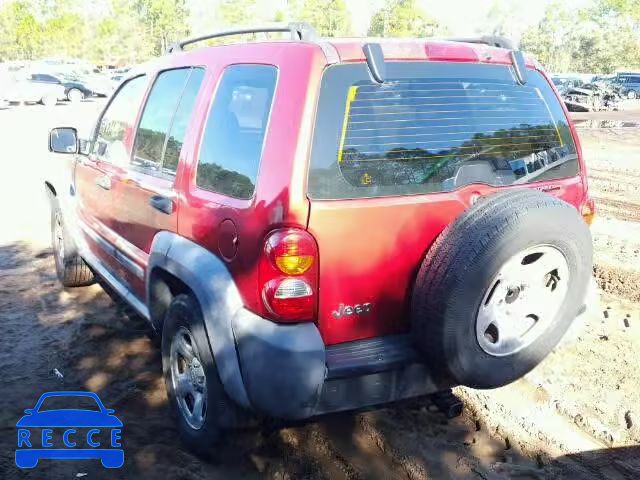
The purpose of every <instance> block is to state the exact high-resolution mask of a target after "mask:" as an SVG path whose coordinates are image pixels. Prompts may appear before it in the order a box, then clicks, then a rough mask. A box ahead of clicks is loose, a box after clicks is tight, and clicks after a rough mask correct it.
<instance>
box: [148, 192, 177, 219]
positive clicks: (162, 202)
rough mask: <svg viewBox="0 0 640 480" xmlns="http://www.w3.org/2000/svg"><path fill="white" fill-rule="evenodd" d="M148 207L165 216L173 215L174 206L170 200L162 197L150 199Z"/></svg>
mask: <svg viewBox="0 0 640 480" xmlns="http://www.w3.org/2000/svg"><path fill="white" fill-rule="evenodd" d="M149 205H151V206H152V207H153V208H155V209H156V210H159V211H161V212H162V213H166V214H167V215H171V214H172V213H173V210H174V206H175V205H174V203H173V200H172V199H170V198H167V197H163V196H162V195H154V196H153V197H151V198H150V199H149Z"/></svg>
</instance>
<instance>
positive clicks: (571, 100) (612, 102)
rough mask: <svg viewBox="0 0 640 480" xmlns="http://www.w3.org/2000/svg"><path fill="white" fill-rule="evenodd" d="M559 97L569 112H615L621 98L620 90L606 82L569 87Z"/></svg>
mask: <svg viewBox="0 0 640 480" xmlns="http://www.w3.org/2000/svg"><path fill="white" fill-rule="evenodd" d="M561 95H562V99H563V100H564V103H565V105H566V106H567V109H568V110H569V111H570V112H599V111H601V110H617V109H618V107H619V105H620V101H621V100H622V98H623V97H622V95H621V94H620V89H619V88H617V87H615V86H614V85H612V84H610V83H607V82H595V83H585V84H583V85H582V86H581V87H570V88H567V89H565V90H564V93H562V94H561Z"/></svg>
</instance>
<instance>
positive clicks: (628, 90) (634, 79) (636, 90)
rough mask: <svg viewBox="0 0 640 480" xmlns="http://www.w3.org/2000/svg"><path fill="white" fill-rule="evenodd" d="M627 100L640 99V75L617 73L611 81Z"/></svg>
mask: <svg viewBox="0 0 640 480" xmlns="http://www.w3.org/2000/svg"><path fill="white" fill-rule="evenodd" d="M613 83H614V84H616V85H618V86H620V87H621V88H622V94H623V95H624V96H626V97H627V98H631V99H634V98H640V73H618V75H617V76H616V78H615V79H614V81H613Z"/></svg>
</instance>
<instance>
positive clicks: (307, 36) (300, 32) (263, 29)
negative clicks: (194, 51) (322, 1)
mask: <svg viewBox="0 0 640 480" xmlns="http://www.w3.org/2000/svg"><path fill="white" fill-rule="evenodd" d="M278 32H282V33H289V34H290V35H291V40H297V41H303V42H310V41H314V40H315V39H316V38H317V35H316V31H315V30H314V29H313V27H312V26H311V25H309V24H308V23H305V22H292V23H274V24H271V25H262V26H256V27H245V28H239V29H235V30H223V31H220V32H214V33H210V34H207V35H202V36H200V37H193V38H187V39H185V40H180V41H178V42H176V43H174V44H172V45H170V46H169V48H167V53H174V52H182V51H183V50H184V47H185V46H187V45H191V44H192V43H198V42H203V41H205V40H211V39H212V38H220V37H228V36H231V35H243V34H247V33H278Z"/></svg>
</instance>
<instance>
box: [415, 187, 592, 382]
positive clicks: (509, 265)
mask: <svg viewBox="0 0 640 480" xmlns="http://www.w3.org/2000/svg"><path fill="white" fill-rule="evenodd" d="M592 257H593V252H592V243H591V234H590V232H589V228H588V227H587V225H586V223H585V222H584V220H583V219H582V218H581V216H580V215H579V214H578V212H577V210H576V208H575V207H573V206H571V205H570V204H568V203H566V202H564V201H562V200H559V199H557V198H555V197H553V196H551V195H548V194H545V193H542V192H540V191H537V190H529V189H519V190H511V191H508V192H503V193H498V194H495V195H491V196H488V197H484V198H481V199H479V200H478V201H477V202H476V203H475V204H474V205H473V206H472V207H471V208H469V209H468V210H467V211H465V212H464V213H463V214H462V215H460V217H458V218H457V219H456V220H455V221H454V222H452V223H451V224H450V225H449V226H448V227H447V228H446V229H445V230H444V231H443V232H442V233H441V234H440V236H439V237H438V239H437V240H436V241H435V242H434V244H433V245H432V246H431V248H430V249H429V251H428V252H427V255H426V257H425V259H424V260H423V262H422V265H421V267H420V270H419V272H418V276H417V279H416V283H415V286H414V290H413V293H412V299H411V322H412V332H413V335H414V338H415V341H416V343H417V345H418V347H419V349H420V350H421V351H422V353H423V354H424V355H425V357H426V359H427V361H428V365H429V366H430V368H431V369H432V370H433V372H434V374H436V375H437V376H438V377H440V378H441V379H446V380H448V381H450V382H452V383H456V384H459V385H466V386H470V387H474V388H493V387H498V386H501V385H505V384H507V383H509V382H512V381H514V380H516V379H517V378H519V377H521V376H523V375H524V374H526V373H527V372H528V371H530V370H531V369H532V368H533V367H535V366H536V365H537V364H538V363H539V362H540V361H541V360H542V359H543V358H544V357H545V356H546V355H547V354H548V353H549V352H550V351H551V350H552V349H553V347H554V346H555V345H556V344H557V343H558V342H559V340H560V339H561V338H562V336H563V334H564V333H565V332H566V330H567V329H568V327H569V325H570V324H571V322H572V321H573V319H574V318H575V317H576V316H577V315H578V313H579V311H580V310H581V308H582V307H583V304H584V299H585V296H586V292H587V285H588V282H589V277H590V275H591V268H592V261H593V258H592Z"/></svg>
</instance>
